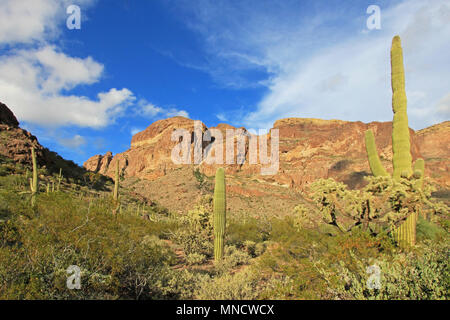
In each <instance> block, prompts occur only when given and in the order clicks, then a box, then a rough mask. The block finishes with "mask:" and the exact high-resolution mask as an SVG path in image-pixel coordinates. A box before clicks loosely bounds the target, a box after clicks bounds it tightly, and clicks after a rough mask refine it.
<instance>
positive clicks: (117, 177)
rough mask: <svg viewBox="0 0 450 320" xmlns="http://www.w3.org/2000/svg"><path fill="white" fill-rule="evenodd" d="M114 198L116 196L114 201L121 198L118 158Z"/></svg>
mask: <svg viewBox="0 0 450 320" xmlns="http://www.w3.org/2000/svg"><path fill="white" fill-rule="evenodd" d="M113 198H114V201H116V202H117V201H118V200H119V160H117V165H116V176H115V180H114V193H113Z"/></svg>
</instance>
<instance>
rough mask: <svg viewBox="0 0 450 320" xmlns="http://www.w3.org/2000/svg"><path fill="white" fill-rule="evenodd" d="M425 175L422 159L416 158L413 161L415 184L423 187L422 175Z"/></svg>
mask: <svg viewBox="0 0 450 320" xmlns="http://www.w3.org/2000/svg"><path fill="white" fill-rule="evenodd" d="M424 176H425V161H424V160H423V159H417V160H416V162H415V163H414V178H416V179H417V180H418V181H417V186H418V187H419V188H422V187H423V177H424Z"/></svg>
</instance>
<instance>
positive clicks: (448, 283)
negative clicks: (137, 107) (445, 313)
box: [321, 241, 450, 300]
mask: <svg viewBox="0 0 450 320" xmlns="http://www.w3.org/2000/svg"><path fill="white" fill-rule="evenodd" d="M449 249H450V248H449V246H448V243H447V244H446V243H445V242H442V243H431V242H429V241H427V242H426V243H425V245H421V246H419V247H418V250H417V251H415V252H402V253H398V254H397V255H394V256H393V258H392V260H390V261H389V260H375V261H369V260H367V259H366V258H362V257H361V256H358V255H356V254H352V256H351V257H352V262H353V263H352V265H353V268H350V267H349V265H348V264H346V263H345V262H343V261H339V263H338V264H337V266H336V268H335V269H333V270H330V268H324V269H322V270H321V274H322V275H323V276H324V278H325V279H327V281H328V283H329V288H328V290H327V291H328V293H329V294H330V298H334V299H384V300H394V299H395V300H397V299H413V300H421V299H433V300H434V299H448V298H449V292H450V268H449V253H450V251H449ZM372 264H376V265H377V266H378V267H379V269H380V271H381V273H380V282H379V285H380V287H379V288H372V289H371V288H369V287H368V285H367V281H368V280H369V277H370V273H368V272H367V271H368V270H367V267H368V266H370V265H372ZM325 269H327V270H325Z"/></svg>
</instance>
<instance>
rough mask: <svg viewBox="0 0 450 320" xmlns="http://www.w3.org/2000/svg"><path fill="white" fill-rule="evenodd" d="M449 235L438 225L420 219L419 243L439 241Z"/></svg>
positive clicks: (417, 229)
mask: <svg viewBox="0 0 450 320" xmlns="http://www.w3.org/2000/svg"><path fill="white" fill-rule="evenodd" d="M446 235H447V232H446V231H445V230H444V229H443V228H442V227H440V226H439V225H437V224H434V223H432V222H430V221H428V220H426V219H424V218H422V217H419V219H418V221H417V227H416V236H417V241H423V240H426V239H428V240H438V239H440V238H443V237H445V236H446Z"/></svg>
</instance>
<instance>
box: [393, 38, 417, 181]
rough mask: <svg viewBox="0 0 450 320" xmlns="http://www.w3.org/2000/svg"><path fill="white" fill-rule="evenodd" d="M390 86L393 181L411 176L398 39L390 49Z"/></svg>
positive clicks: (403, 84) (403, 83)
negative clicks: (392, 113) (392, 115)
mask: <svg viewBox="0 0 450 320" xmlns="http://www.w3.org/2000/svg"><path fill="white" fill-rule="evenodd" d="M391 84H392V111H393V112H394V120H393V121H392V151H393V153H394V157H393V159H392V163H393V166H394V173H393V177H394V179H396V180H398V179H399V178H400V177H401V175H402V174H405V173H406V175H407V176H408V177H409V176H411V175H412V168H411V163H412V157H411V151H410V150H411V144H410V141H409V127H408V115H407V113H406V92H405V71H404V68H403V51H402V46H401V42H400V37H399V36H395V37H394V39H392V47H391Z"/></svg>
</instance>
